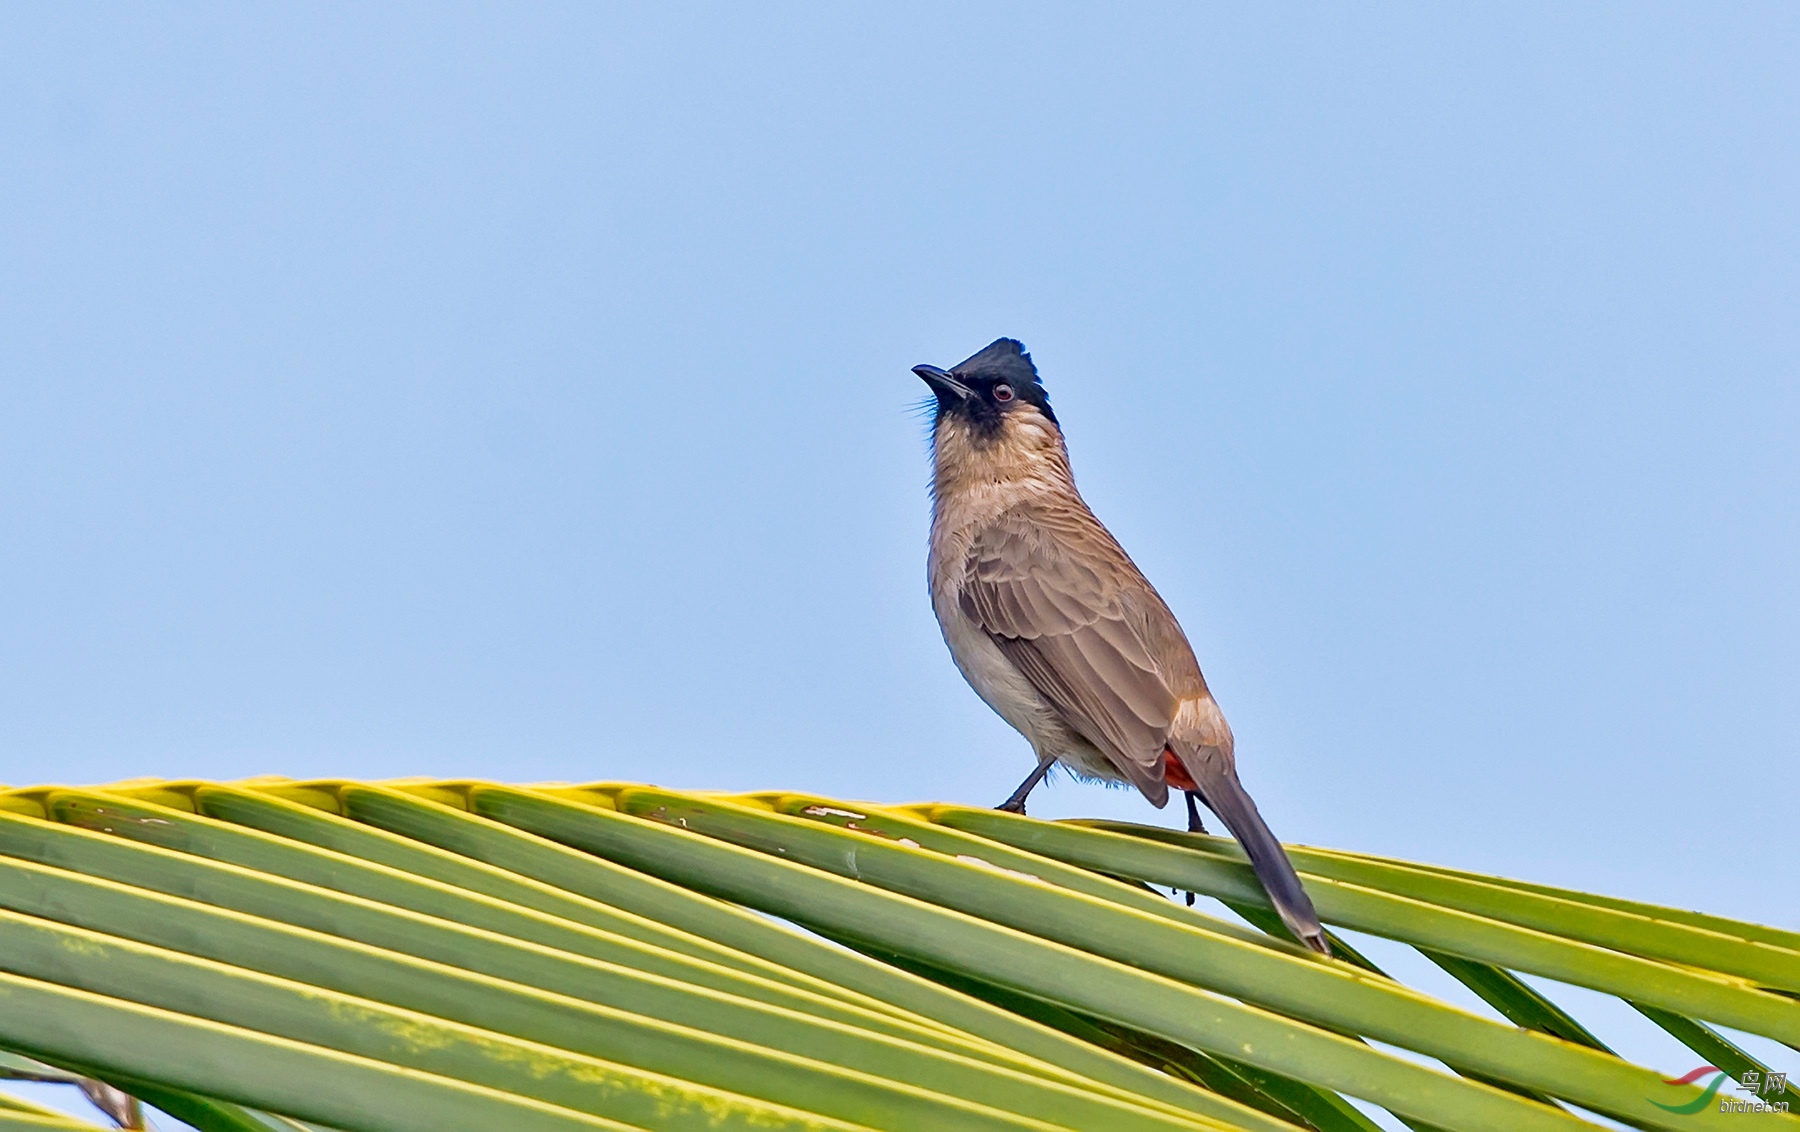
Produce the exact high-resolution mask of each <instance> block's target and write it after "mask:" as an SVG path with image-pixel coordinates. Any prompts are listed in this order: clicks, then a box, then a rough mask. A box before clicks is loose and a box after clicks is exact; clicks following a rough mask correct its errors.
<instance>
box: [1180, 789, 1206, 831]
mask: <svg viewBox="0 0 1800 1132" xmlns="http://www.w3.org/2000/svg"><path fill="white" fill-rule="evenodd" d="M1181 794H1182V797H1184V798H1186V799H1187V811H1188V832H1189V833H1205V832H1206V823H1205V822H1203V821H1201V820H1200V807H1199V806H1198V805H1196V803H1197V802H1199V801H1200V791H1198V790H1183V791H1182V792H1181Z"/></svg>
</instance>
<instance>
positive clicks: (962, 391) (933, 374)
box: [913, 366, 975, 401]
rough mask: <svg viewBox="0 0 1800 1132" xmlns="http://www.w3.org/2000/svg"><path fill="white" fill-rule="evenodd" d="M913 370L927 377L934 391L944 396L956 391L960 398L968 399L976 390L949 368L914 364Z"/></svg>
mask: <svg viewBox="0 0 1800 1132" xmlns="http://www.w3.org/2000/svg"><path fill="white" fill-rule="evenodd" d="M913 372H914V373H916V374H918V375H919V376H920V377H922V378H924V379H925V384H927V385H929V386H931V389H932V392H934V393H936V394H938V396H940V397H942V396H943V395H944V394H946V393H954V394H956V397H957V399H958V400H961V401H967V400H968V399H969V397H970V396H971V395H972V394H973V393H974V392H975V391H974V390H973V389H970V388H969V387H968V386H966V385H964V384H963V383H962V382H960V381H958V380H956V378H954V377H952V376H951V375H950V371H949V370H941V369H939V368H937V367H936V366H914V367H913Z"/></svg>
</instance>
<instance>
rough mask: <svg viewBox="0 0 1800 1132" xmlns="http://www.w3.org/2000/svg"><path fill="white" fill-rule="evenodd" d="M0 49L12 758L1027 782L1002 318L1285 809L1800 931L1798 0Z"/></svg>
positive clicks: (271, 26) (905, 783) (25, 15)
mask: <svg viewBox="0 0 1800 1132" xmlns="http://www.w3.org/2000/svg"><path fill="white" fill-rule="evenodd" d="M0 56H4V58H5V61H6V65H5V67H4V68H3V69H0V153H3V154H4V158H5V167H6V176H5V177H4V178H0V530H4V532H5V538H4V545H3V546H0V591H3V592H4V593H5V595H6V598H5V600H4V602H0V781H8V782H12V783H14V784H26V783H33V782H40V781H47V780H62V781H69V780H73V781H89V782H94V781H106V780H112V779H117V778H123V777H131V776H139V775H168V776H177V775H206V776H216V777H236V776H243V775H249V774H259V773H285V774H290V775H295V776H312V775H355V776H364V777H376V776H390V775H411V774H442V775H480V776H486V777H495V778H504V779H512V780H532V779H544V778H555V779H590V778H617V779H631V780H647V781H654V782H660V783H664V784H669V785H676V786H687V787H705V788H716V789H736V788H744V789H750V788H772V787H791V788H801V789H810V790H814V791H818V792H823V793H828V794H834V795H839V796H848V797H861V798H871V799H878V800H913V799H927V798H929V799H953V800H959V801H968V802H989V801H995V802H997V801H998V800H999V799H1000V798H1002V797H1003V796H1004V795H1005V794H1006V793H1007V791H1008V790H1010V789H1011V787H1012V786H1013V784H1014V783H1015V781H1016V780H1017V778H1018V777H1020V776H1021V775H1022V774H1023V773H1024V771H1025V770H1026V769H1028V767H1029V765H1030V756H1029V753H1028V749H1027V748H1026V746H1025V745H1024V743H1023V741H1022V740H1020V739H1018V738H1017V737H1016V736H1015V735H1014V734H1013V733H1011V732H1010V731H1009V730H1008V729H1007V728H1006V727H1005V725H1004V724H1003V723H1001V722H1000V721H999V720H998V719H997V718H996V717H994V716H992V715H991V713H989V712H988V710H987V709H986V708H985V707H984V706H983V705H982V704H981V703H980V702H979V701H978V700H977V699H976V698H975V697H974V695H973V694H972V693H971V692H969V691H968V690H967V688H966V687H965V686H964V685H963V684H962V682H961V680H960V678H959V677H958V676H957V674H956V672H955V670H954V669H953V668H952V666H951V664H950V662H949V659H948V656H947V654H946V653H945V651H944V648H943V644H942V642H941V640H940V639H939V637H938V634H937V629H936V626H935V624H934V622H933V621H932V619H931V614H930V610H929V608H928V605H927V602H926V598H925V591H924V579H923V572H924V540H925V529H926V523H927V500H926V495H925V482H926V477H927V463H926V448H925V420H924V418H923V417H922V416H921V415H920V414H919V412H918V411H917V404H918V402H919V400H920V399H921V397H922V395H923V389H922V387H921V386H920V385H919V382H918V381H917V379H916V378H914V377H913V376H912V375H911V374H910V373H909V372H908V369H909V367H910V366H912V365H913V364H915V363H919V362H933V363H937V364H949V363H952V362H954V361H956V360H958V359H960V358H962V357H963V356H964V355H966V354H969V353H971V352H973V351H974V350H976V349H977V348H979V347H980V346H982V345H983V344H985V343H986V342H988V341H989V340H991V339H992V338H994V337H997V336H999V335H1003V334H1004V335H1011V336H1015V337H1018V338H1021V339H1023V340H1024V341H1025V343H1026V344H1027V345H1028V346H1029V347H1030V349H1031V350H1032V352H1033V354H1034V355H1035V357H1036V359H1037V362H1038V364H1039V368H1040V370H1041V372H1042V373H1043V375H1044V379H1045V381H1046V384H1047V386H1048V388H1049V390H1050V393H1051V396H1052V398H1053V399H1054V401H1055V404H1056V406H1057V409H1058V412H1059V414H1060V416H1061V418H1062V420H1063V422H1064V424H1065V427H1066V430H1067V433H1068V436H1069V441H1070V445H1071V448H1072V451H1073V457H1074V461H1075V469H1076V473H1077V476H1078V478H1079V480H1080V483H1081V486H1082V488H1083V490H1084V491H1085V493H1086V494H1087V496H1088V498H1089V501H1090V502H1091V503H1092V505H1093V506H1094V508H1095V509H1096V511H1097V512H1098V513H1099V514H1100V516H1101V517H1102V518H1103V519H1104V520H1105V521H1107V522H1108V523H1109V525H1111V527H1112V528H1113V530H1114V532H1115V533H1116V534H1118V536H1119V537H1120V539H1121V540H1122V541H1123V542H1124V544H1125V545H1126V547H1127V548H1128V549H1129V550H1130V551H1131V552H1132V553H1133V554H1134V556H1135V557H1136V558H1137V560H1138V562H1139V564H1140V565H1141V566H1142V567H1143V568H1144V570H1145V571H1146V573H1148V574H1149V576H1150V577H1151V578H1152V580H1153V581H1154V582H1155V583H1156V584H1157V586H1158V587H1159V588H1160V589H1161V591H1162V592H1163V594H1164V596H1165V597H1166V598H1167V599H1168V600H1169V602H1170V604H1171V605H1172V606H1173V608H1174V609H1175V611H1176V613H1177V614H1178V615H1179V616H1180V617H1181V619H1182V621H1183V624H1184V625H1185V626H1186V628H1187V630H1188V632H1189V635H1190V636H1191V637H1192V638H1193V640H1194V643H1195V646H1196V648H1197V650H1198V652H1199V655H1200V658H1201V662H1202V665H1203V666H1204V667H1205V669H1206V672H1207V675H1208V678H1209V680H1210V681H1211V683H1212V685H1213V687H1214V689H1215V690H1216V692H1217V693H1218V696H1219V698H1220V701H1221V703H1222V704H1223V706H1224V708H1225V711H1226V713H1227V715H1228V716H1229V718H1230V719H1231V721H1232V724H1233V726H1234V728H1235V730H1236V732H1237V735H1238V739H1239V755H1240V763H1241V767H1242V770H1243V774H1244V778H1245V780H1246V782H1247V784H1248V785H1249V786H1250V788H1251V790H1252V792H1253V793H1254V794H1255V795H1256V796H1257V798H1258V799H1259V801H1260V803H1261V806H1262V808H1263V810H1264V812H1265V814H1267V816H1268V817H1269V819H1270V821H1271V824H1272V825H1273V826H1274V827H1275V829H1276V831H1277V832H1278V833H1280V834H1281V835H1282V836H1283V837H1285V838H1287V839H1290V840H1296V841H1305V842H1312V843H1317V844H1326V845H1334V846H1346V847H1353V848H1357V849H1363V850H1369V851H1378V852H1384V853H1393V854H1397V855H1401V856H1407V857H1415V858H1421V859H1427V860H1432V861H1437V862H1443V863H1448V864H1454V865H1458V866H1462V867H1468V868H1474V869H1482V870H1487V871H1493V872H1500V873H1507V874H1514V875H1525V876H1530V877H1532V878H1534V879H1538V880H1544V881H1550V882H1557V883H1565V884H1570V885H1574V886H1578V887H1584V888H1591V889H1598V890H1604V891H1609V892H1613V893H1618V894H1621V895H1629V896H1633V897H1638V898H1644V899H1651V900H1656V901H1661V902H1666V903H1672V904H1680V905H1685V906H1697V907H1703V908H1707V909H1709V910H1713V911H1718V912H1722V913H1726V914H1731V915H1738V916H1744V917H1749V918H1753V919H1759V920H1762V921H1765V922H1771V923H1778V924H1783V925H1786V926H1789V927H1793V926H1797V925H1800V919H1796V915H1797V912H1796V909H1797V908H1800V899H1797V898H1796V891H1797V889H1796V885H1797V884H1800V877H1796V875H1795V872H1794V864H1795V862H1796V861H1800V822H1796V821H1795V820H1794V816H1793V806H1792V804H1791V799H1792V787H1793V782H1794V768H1795V766H1796V762H1797V760H1796V742H1797V741H1796V738H1795V736H1796V733H1797V732H1800V695H1797V694H1796V692H1795V688H1796V685H1797V684H1800V645H1797V644H1796V642H1797V641H1800V601H1797V598H1796V587H1795V582H1796V566H1795V564H1796V561H1797V559H1800V503H1797V496H1796V490H1795V484H1796V472H1800V455H1797V450H1796V437H1797V436H1800V380H1797V378H1800V320H1796V317H1795V312H1796V311H1797V310H1800V210H1796V208H1795V206H1794V202H1795V201H1796V200H1800V149H1797V146H1796V137H1797V127H1800V68H1796V67H1795V66H1794V63H1793V61H1794V59H1795V58H1797V57H1800V13H1796V11H1795V9H1793V8H1792V7H1791V6H1781V5H1772V4H1771V5H1750V4H1737V5H1706V6H1675V5H1639V4H1629V5H1625V4H1621V5H1612V6H1606V5H1583V6H1567V5H1541V6H1532V5H1508V6H1505V7H1504V8H1503V9H1501V8H1496V9H1494V10H1487V11H1482V10H1477V9H1474V8H1471V7H1466V6H1465V7H1459V8H1456V9H1441V8H1433V7H1427V6H1415V7H1394V6H1371V7H1365V8H1362V9H1359V10H1357V11H1354V12H1351V11H1342V10H1327V9H1300V8H1286V9H1262V10H1256V11H1250V10H1245V9H1228V8H1224V7H1204V6H1192V5H1169V6H1153V5H1143V6H1133V7H1131V8H1129V9H1127V10H1124V11H1119V10H1109V11H1102V10H1101V9H1091V8H1090V9H1081V8H1075V7H1066V8H1057V7H1054V6H1044V5H1019V6H1014V7H1003V6H990V5H971V4H957V5H946V6H941V7H935V8H933V7H929V6H910V7H909V8H908V10H907V11H906V12H904V13H901V12H896V11H892V10H883V9H878V8H875V7H873V6H868V7H849V6H842V7H832V6H818V7H802V6H791V5H789V6H783V5H756V6H719V7H705V6H698V7H693V6H690V7H681V6H676V5H657V6H642V7H636V8H616V9H614V8H604V9H603V8H601V7H599V6H590V5H553V4H544V5H535V6H531V7H529V8H521V7H520V6H514V5H491V6H481V5H462V6H453V5H431V6H424V5H421V6H405V5H383V6H379V7H376V6H369V5H339V6H311V7H305V8H301V7H297V6H290V7H267V6H265V7H252V8H246V7H242V6H235V5H193V6H188V7H184V8H182V9H181V10H180V11H179V12H170V11H165V10H158V9H154V8H142V7H131V8H128V7H112V6H102V5H93V6H79V7H77V6H70V5H42V6H35V7H27V6H13V7H11V8H8V9H7V10H6V11H5V12H4V13H0ZM1035 801H1036V804H1035V806H1034V812H1036V813H1040V814H1044V815H1049V816H1056V815H1064V814H1077V813H1082V814H1099V813H1105V814H1112V815H1121V816H1130V817H1135V818H1139V819H1144V820H1157V821H1162V822H1166V823H1173V822H1175V821H1178V820H1179V819H1178V817H1177V815H1176V814H1175V812H1174V811H1173V810H1171V811H1165V812H1163V813H1161V814H1158V813H1156V812H1155V811H1153V810H1151V809H1150V808H1149V807H1148V806H1147V805H1145V804H1144V803H1142V802H1141V801H1139V800H1138V799H1136V798H1135V796H1133V795H1130V794H1126V793H1121V792H1111V791H1104V790H1100V789H1097V788H1090V787H1082V786H1078V785H1076V784H1073V783H1070V782H1067V781H1063V782H1058V783H1055V784H1053V785H1052V786H1051V787H1050V788H1049V789H1047V790H1045V791H1044V792H1042V793H1041V794H1040V795H1039V796H1038V797H1037V799H1036V800H1035ZM1685 1067H1686V1066H1680V1067H1679V1068H1685Z"/></svg>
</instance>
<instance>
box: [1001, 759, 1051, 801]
mask: <svg viewBox="0 0 1800 1132" xmlns="http://www.w3.org/2000/svg"><path fill="white" fill-rule="evenodd" d="M1055 761H1056V760H1055V759H1041V760H1039V762H1038V764H1037V769H1035V770H1033V771H1032V772H1031V773H1030V774H1028V775H1026V776H1025V781H1023V782H1021V783H1019V788H1018V789H1017V790H1014V791H1013V792H1012V797H1010V798H1008V799H1007V800H1006V801H1004V802H1002V803H1000V804H999V805H998V806H995V807H994V808H995V809H996V810H1005V811H1006V812H1007V813H1009V814H1022V813H1024V812H1025V796H1026V795H1027V794H1029V793H1031V790H1032V787H1034V786H1036V785H1037V784H1038V783H1040V782H1042V781H1043V780H1044V776H1045V775H1046V774H1049V773H1050V764H1051V763H1054V762H1055Z"/></svg>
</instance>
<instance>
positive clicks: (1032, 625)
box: [959, 501, 1206, 793]
mask: <svg viewBox="0 0 1800 1132" xmlns="http://www.w3.org/2000/svg"><path fill="white" fill-rule="evenodd" d="M959 604H960V605H961V607H962V610H963V612H964V613H965V614H966V615H967V616H968V617H969V618H970V619H972V620H973V621H975V622H976V623H977V624H979V625H980V626H981V627H982V628H983V629H984V630H985V631H986V632H987V633H988V635H989V636H990V637H991V638H992V639H993V640H994V642H995V643H996V644H997V645H999V647H1000V649H1001V651H1002V652H1004V653H1005V654H1006V656H1007V657H1008V658H1009V659H1011V660H1012V662H1013V663H1014V664H1015V665H1017V666H1018V668H1019V670H1020V672H1021V673H1023V674H1024V676H1025V678H1026V679H1027V680H1029V681H1030V682H1031V684H1032V686H1033V687H1034V688H1036V689H1037V691H1038V693H1039V694H1040V695H1042V696H1043V697H1044V698H1045V699H1046V700H1048V701H1049V702H1050V703H1051V704H1053V705H1054V706H1055V707H1056V709H1057V711H1058V712H1059V713H1060V714H1061V715H1062V716H1063V717H1064V719H1066V720H1067V721H1068V723H1069V725H1070V726H1071V727H1073V728H1074V729H1075V730H1076V731H1077V732H1079V733H1080V734H1081V735H1082V736H1083V737H1084V738H1086V739H1087V740H1088V741H1089V742H1091V743H1093V744H1094V745H1095V746H1096V747H1098V748H1099V749H1100V751H1101V752H1102V753H1103V754H1105V755H1106V757H1107V759H1108V760H1109V761H1110V762H1111V763H1112V764H1113V765H1114V766H1115V767H1116V768H1117V769H1118V770H1119V771H1120V773H1121V774H1123V775H1124V776H1125V777H1126V778H1128V779H1130V780H1131V781H1132V782H1134V783H1136V784H1137V785H1138V786H1139V787H1141V788H1145V789H1146V792H1149V793H1155V792H1156V791H1157V790H1160V789H1161V787H1162V773H1161V770H1160V763H1161V758H1162V751H1163V747H1164V745H1165V744H1166V743H1167V742H1168V739H1169V735H1170V728H1171V726H1172V725H1173V724H1174V722H1175V718H1176V714H1177V712H1178V711H1179V710H1180V707H1181V703H1182V701H1183V700H1184V699H1188V698H1191V697H1193V696H1196V695H1205V694H1206V682H1205V680H1204V679H1202V678H1201V676H1200V666H1199V665H1198V663H1196V662H1195V660H1194V654H1193V651H1192V649H1190V648H1189V647H1188V644H1187V639H1186V637H1185V636H1183V634H1182V632H1181V627H1180V626H1179V625H1178V624H1176V622H1175V617H1174V615H1173V614H1171V613H1170V612H1169V609H1168V606H1166V605H1165V604H1163V601H1162V599H1161V598H1160V597H1158V596H1157V593H1156V591H1155V589H1153V588H1152V587H1151V585H1150V583H1149V582H1148V581H1147V580H1145V578H1144V576H1143V575H1142V574H1141V573H1139V572H1138V569H1137V567H1136V566H1135V565H1133V564H1132V561H1131V559H1130V558H1129V557H1127V556H1126V554H1125V551H1124V550H1123V549H1122V548H1121V547H1120V546H1119V544H1118V543H1117V542H1116V541H1115V540H1114V539H1113V537H1112V535H1111V534H1109V533H1108V532H1107V530H1106V528H1105V527H1103V526H1101V525H1100V522H1099V520H1097V519H1095V518H1094V517H1093V515H1092V514H1091V513H1090V512H1088V510H1087V508H1086V507H1084V506H1082V505H1081V504H1080V503H1079V502H1078V501H1076V502H1072V503H1069V504H1044V503H1033V504H1026V505H1021V506H1018V507H1014V508H1012V509H1010V510H1008V511H1006V512H1005V513H1003V514H1002V515H1001V516H1000V517H999V518H997V519H996V520H995V521H994V522H993V523H991V524H989V525H988V527H987V528H985V529H984V530H982V531H981V532H980V533H979V534H978V535H977V536H976V537H975V538H974V540H973V541H972V542H971V544H970V547H969V552H968V557H967V559H966V561H965V563H964V573H963V586H962V592H961V594H960V603H959ZM1151 787H1155V790H1152V789H1150V788H1151Z"/></svg>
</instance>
